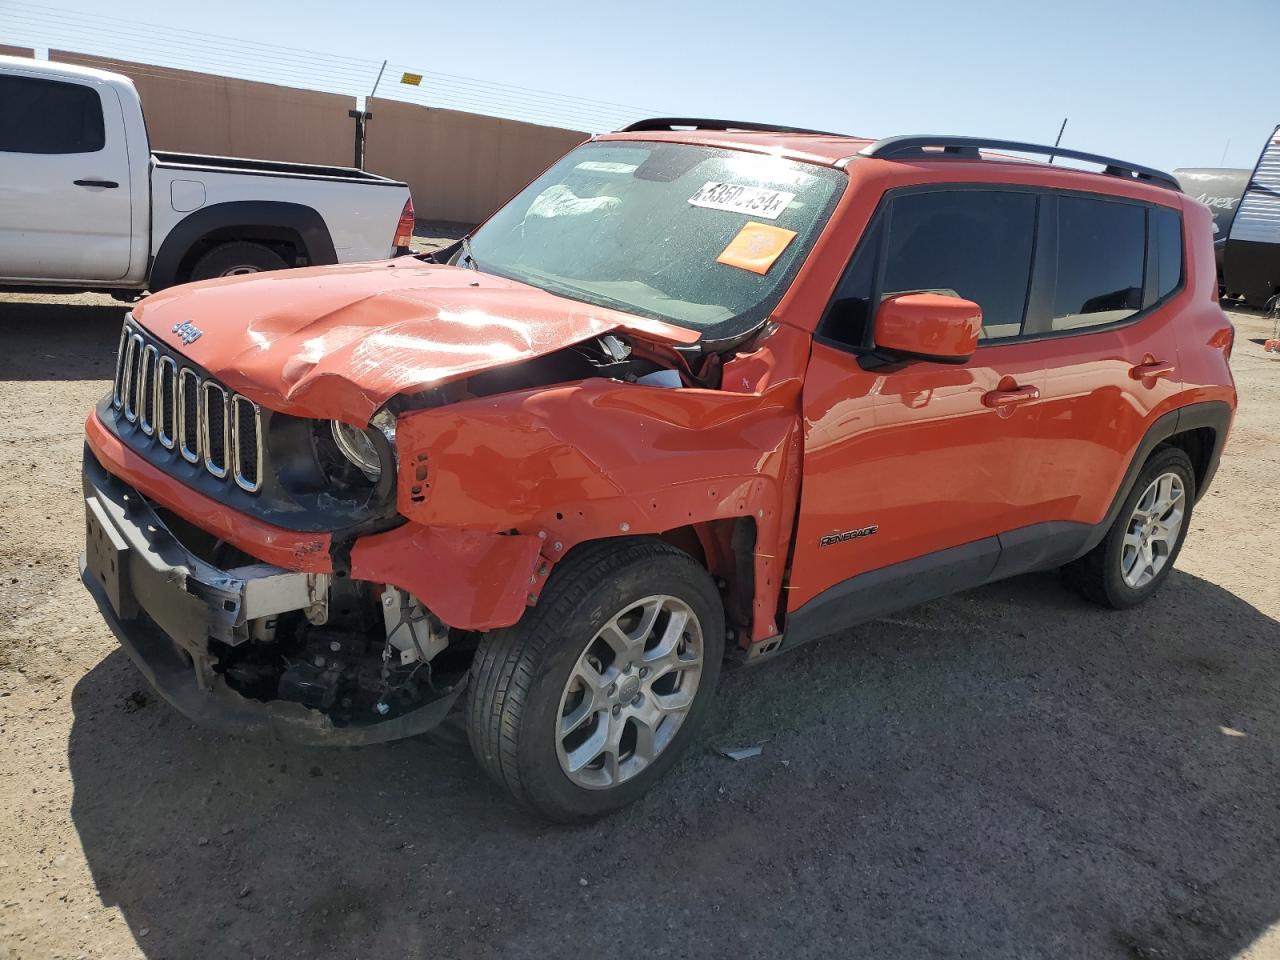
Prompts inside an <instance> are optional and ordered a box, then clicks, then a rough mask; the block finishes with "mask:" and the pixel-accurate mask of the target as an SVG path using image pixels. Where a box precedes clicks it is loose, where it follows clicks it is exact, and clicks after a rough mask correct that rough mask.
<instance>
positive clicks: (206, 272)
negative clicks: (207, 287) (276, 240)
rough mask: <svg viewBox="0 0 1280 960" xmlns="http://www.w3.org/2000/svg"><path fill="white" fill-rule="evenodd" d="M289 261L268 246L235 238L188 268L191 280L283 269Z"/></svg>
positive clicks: (215, 248) (217, 247)
mask: <svg viewBox="0 0 1280 960" xmlns="http://www.w3.org/2000/svg"><path fill="white" fill-rule="evenodd" d="M288 266H289V264H288V263H287V262H286V261H285V259H284V257H282V256H280V254H278V253H276V252H275V251H274V250H272V249H271V248H270V247H264V246H263V245H262V244H260V243H250V242H249V241H247V240H236V241H234V242H232V243H224V244H221V245H219V246H216V247H214V248H213V249H212V250H210V251H209V252H208V253H206V254H204V255H203V256H202V257H201V258H200V259H199V260H197V261H196V264H195V266H194V267H192V268H191V276H190V277H189V278H188V279H190V280H192V281H195V280H212V279H213V278H214V277H239V276H245V275H248V274H251V273H262V272H264V271H267V270H284V269H285V268H287V267H288Z"/></svg>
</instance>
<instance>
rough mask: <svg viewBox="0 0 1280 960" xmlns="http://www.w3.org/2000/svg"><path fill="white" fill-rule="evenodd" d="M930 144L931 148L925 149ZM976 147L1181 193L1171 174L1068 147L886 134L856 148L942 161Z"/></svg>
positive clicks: (972, 156)
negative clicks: (1070, 164) (1072, 164)
mask: <svg viewBox="0 0 1280 960" xmlns="http://www.w3.org/2000/svg"><path fill="white" fill-rule="evenodd" d="M926 147H933V148H935V149H933V150H926V149H925V148H926ZM979 150H1009V151H1012V152H1015V153H1033V154H1038V155H1040V156H1048V157H1050V158H1053V157H1067V158H1069V159H1071V160H1083V161H1085V162H1086V163H1097V164H1100V165H1101V166H1102V167H1103V170H1102V172H1103V173H1104V174H1107V175H1108V176H1112V177H1123V178H1124V179H1126V180H1139V181H1141V182H1143V183H1152V184H1155V185H1157V186H1161V187H1167V188H1168V189H1170V190H1176V191H1177V192H1179V193H1181V192H1182V187H1180V186H1179V185H1178V181H1177V180H1175V179H1174V178H1173V176H1172V174H1168V173H1165V172H1163V171H1161V170H1153V169H1152V168H1151V167H1143V166H1140V165H1139V164H1136V163H1126V162H1125V161H1123V160H1116V159H1113V158H1112V157H1103V156H1100V155H1098V154H1096V153H1085V152H1084V151H1082V150H1068V149H1066V148H1065V147H1046V146H1042V145H1040V144H1036V143H1019V142H1017V141H1016V140H988V139H987V138H985V137H944V136H907V137H886V138H885V139H883V140H877V141H876V142H875V143H873V144H871V145H870V146H866V147H863V148H862V149H861V150H859V151H858V155H859V156H861V157H878V158H880V159H882V160H921V159H924V160H944V159H948V158H951V159H957V160H960V159H964V160H976V159H978V157H979V156H980V154H979V152H978V151H979Z"/></svg>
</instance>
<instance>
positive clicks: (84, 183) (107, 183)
mask: <svg viewBox="0 0 1280 960" xmlns="http://www.w3.org/2000/svg"><path fill="white" fill-rule="evenodd" d="M72 182H73V183H75V185H76V186H77V187H106V188H107V189H108V190H114V189H115V188H116V187H118V186H120V184H118V183H116V182H115V181H114V180H75V181H72Z"/></svg>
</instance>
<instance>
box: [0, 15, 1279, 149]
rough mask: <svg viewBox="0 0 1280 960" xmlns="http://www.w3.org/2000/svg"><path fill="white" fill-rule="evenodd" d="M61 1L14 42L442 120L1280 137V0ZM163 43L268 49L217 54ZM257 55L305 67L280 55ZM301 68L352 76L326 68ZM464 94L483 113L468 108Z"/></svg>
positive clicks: (1147, 139) (21, 19)
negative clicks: (404, 108) (242, 79)
mask: <svg viewBox="0 0 1280 960" xmlns="http://www.w3.org/2000/svg"><path fill="white" fill-rule="evenodd" d="M53 2H54V4H55V6H52V7H51V6H47V5H45V4H43V3H37V2H33V0H0V42H5V41H6V40H8V41H11V42H12V41H15V40H16V41H24V40H25V41H27V42H28V43H31V44H35V45H44V46H53V45H62V46H65V47H67V48H69V49H77V50H84V51H85V52H100V53H104V54H115V55H125V56H133V57H134V58H140V57H141V56H142V55H144V54H149V55H151V60H152V61H153V62H158V63H170V64H173V65H185V66H197V67H199V66H203V67H204V68H206V69H209V70H213V71H217V70H219V69H224V70H226V71H227V72H229V73H235V74H236V75H243V76H248V77H251V78H256V79H273V80H284V81H292V82H294V83H296V84H297V85H300V86H315V87H323V88H326V89H334V90H339V91H341V92H347V93H352V94H363V93H367V92H368V89H367V87H369V86H372V79H373V76H372V74H373V73H376V67H377V65H378V64H379V63H380V62H381V61H382V60H383V59H389V60H390V61H391V62H392V64H393V69H392V70H391V71H390V72H391V73H393V74H394V76H393V77H390V78H389V79H390V80H391V81H392V82H391V86H390V87H388V86H386V85H385V83H384V87H383V90H384V92H386V91H388V90H389V91H390V92H391V93H392V95H396V96H399V95H401V93H403V94H405V96H406V97H407V98H410V99H414V100H420V101H421V102H426V103H439V104H441V105H450V101H449V97H450V96H453V97H454V98H455V99H454V100H453V101H452V105H459V104H461V105H466V103H468V102H469V103H471V104H472V105H473V106H476V105H480V104H483V103H485V102H491V103H494V104H498V105H500V106H502V108H503V109H505V110H506V111H507V113H508V114H509V115H515V116H520V115H521V114H522V113H525V114H529V115H530V118H533V119H539V118H540V119H543V120H546V119H548V118H551V119H555V118H556V117H558V116H561V115H572V116H576V117H577V119H579V120H583V119H584V118H583V117H582V115H581V114H582V113H583V112H586V113H587V114H589V115H590V117H591V118H592V119H595V118H598V117H601V116H602V115H603V116H604V117H605V118H608V119H611V120H612V119H618V120H621V119H624V118H627V117H629V116H630V112H629V111H628V110H626V109H625V108H622V109H620V108H618V107H615V106H607V105H604V104H599V103H597V104H591V105H587V106H578V105H575V103H574V101H575V100H576V99H578V98H582V99H587V100H592V101H609V102H612V103H615V104H624V105H637V106H639V107H642V108H648V109H652V110H657V111H659V112H666V111H670V112H673V113H680V114H684V115H692V116H715V117H729V118H732V119H735V120H756V119H758V120H768V121H774V122H779V123H789V124H794V125H797V126H811V127H818V128H822V129H834V130H841V131H848V132H851V133H857V134H864V135H870V136H888V135H890V134H895V133H912V132H916V133H920V132H923V133H960V134H982V135H987V136H996V137H1006V138H1012V139H1023V140H1033V141H1038V142H1046V143H1048V142H1052V140H1053V138H1054V136H1055V135H1056V134H1057V130H1058V125H1059V123H1060V122H1061V121H1062V118H1063V117H1064V116H1067V117H1070V122H1069V124H1068V125H1067V131H1066V135H1065V137H1064V138H1063V144H1064V146H1068V147H1075V148H1077V149H1083V150H1092V151H1096V152H1100V153H1106V154H1111V155H1114V156H1118V157H1121V158H1124V159H1128V160H1132V161H1136V162H1141V163H1147V164H1150V165H1152V166H1157V167H1163V168H1166V169H1171V168H1173V167H1182V166H1217V165H1219V163H1220V161H1221V160H1222V158H1223V150H1224V147H1226V145H1227V142H1228V140H1229V141H1230V147H1229V148H1228V149H1227V152H1226V165H1228V166H1252V165H1253V163H1254V161H1255V160H1256V158H1257V155H1258V152H1259V150H1260V148H1261V144H1262V142H1263V140H1264V139H1265V138H1266V136H1267V134H1268V133H1270V131H1271V130H1272V128H1273V127H1274V126H1275V125H1276V124H1277V123H1280V67H1278V66H1277V64H1276V62H1275V58H1274V48H1275V41H1276V37H1277V35H1280V3H1278V2H1276V0H1220V2H1216V3H1211V2H1208V0H1201V2H1195V3H1192V2H1187V0H1172V2H1154V0H1153V2H1148V3H1143V4H1131V3H1124V2H1119V0H1111V2H1094V0H1084V2H1069V3H1052V4H1047V3H1037V2H1036V0H1023V2H1011V0H970V2H963V0H956V2H940V0H919V2H909V0H908V2H899V3H883V2H882V3H875V4H862V3H841V2H837V0H808V2H806V3H794V2H792V3H786V2H774V3H765V2H759V0H741V2H737V3H733V2H722V0H714V2H694V0H685V2H683V3H677V2H668V3H662V4H653V3H633V4H624V3H616V2H607V3H590V2H585V3H584V2H582V0H576V2H568V0H523V2H507V0H490V2H486V3H476V2H463V3H441V2H434V3H419V4H406V3H402V2H384V3H367V4H364V5H357V4H354V3H351V2H349V0H348V2H344V3H338V2H331V0H306V2H304V3H269V2H263V0H217V2H208V0H205V2H201V3H199V4H197V3H193V2H182V0H179V2H174V0H111V2H110V3H103V2H102V0H53ZM59 9H62V10H68V11H75V12H78V14H79V18H78V19H77V18H75V17H63V16H60V14H59V13H58V10H59ZM41 11H43V12H41ZM94 24H97V26H96V27H95V26H94ZM163 28H170V29H177V30H184V31H195V32H197V33H200V34H215V35H221V36H226V37H233V38H240V39H241V40H244V41H251V42H252V43H248V44H244V45H241V46H236V45H227V44H219V42H217V41H207V42H205V43H201V42H199V41H198V39H197V38H195V37H191V36H189V35H186V34H177V33H164V32H162V29H163ZM254 44H271V45H280V46H281V47H289V48H295V51H294V52H287V51H281V52H280V54H279V56H276V55H273V53H272V51H271V50H270V49H269V48H268V47H263V46H256V45H254ZM90 47H94V48H96V49H89V48H90ZM298 48H300V49H302V50H313V51H318V52H321V53H324V54H328V55H331V56H333V57H337V58H340V59H315V60H313V61H310V60H308V58H307V57H306V55H304V54H298V53H297V52H296V49H298ZM403 69H421V70H424V71H437V72H439V73H445V74H456V75H461V76H465V77H468V78H475V79H478V80H480V81H484V82H487V83H491V84H503V85H510V86H512V87H520V88H536V89H538V90H541V91H550V92H552V93H555V94H559V95H561V97H564V98H565V99H555V98H547V97H545V96H543V95H541V94H526V95H524V96H525V97H527V98H528V99H521V95H519V94H518V93H513V92H512V91H510V90H506V89H502V88H499V87H497V86H493V87H477V86H475V85H474V84H471V85H469V84H467V83H464V82H462V81H447V80H440V79H434V78H432V77H430V76H429V77H428V80H427V84H426V86H425V87H423V88H421V89H419V90H413V89H411V88H407V87H400V86H398V85H397V84H396V83H395V82H394V81H397V80H398V79H399V72H397V71H400V72H402V71H403ZM356 87H359V89H356ZM459 91H461V93H462V94H465V95H468V96H471V97H473V99H472V100H471V101H466V100H458V99H457V97H458V96H459V95H460V93H459ZM486 98H489V99H488V100H487V101H486ZM539 103H541V110H542V113H540V114H536V112H537V110H538V109H539V106H538V104H539ZM531 105H532V106H531ZM531 111H532V112H531ZM566 111H568V112H569V113H568V114H566ZM534 114H536V116H535V115H534ZM578 125H580V126H587V125H588V124H586V123H580V124H578Z"/></svg>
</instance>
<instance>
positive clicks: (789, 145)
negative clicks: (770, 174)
mask: <svg viewBox="0 0 1280 960" xmlns="http://www.w3.org/2000/svg"><path fill="white" fill-rule="evenodd" d="M596 139H597V140H649V141H653V140H658V141H662V142H666V143H689V144H696V145H699V146H705V147H718V148H721V149H726V150H747V151H750V152H753V153H768V154H772V155H774V156H780V157H786V158H788V159H790V160H800V161H803V162H805V163H819V164H823V165H825V166H836V165H837V164H838V163H840V161H842V160H846V159H848V158H849V157H852V156H853V155H855V154H856V153H857V152H858V151H859V150H861V149H862V148H863V147H868V146H870V145H871V144H872V143H873V142H874V141H873V140H872V139H871V138H870V137H853V136H844V135H842V134H836V133H818V132H814V133H809V132H798V131H796V132H792V131H785V132H784V131H779V130H643V131H631V130H620V131H618V132H616V133H606V134H602V135H601V136H599V137H596Z"/></svg>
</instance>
